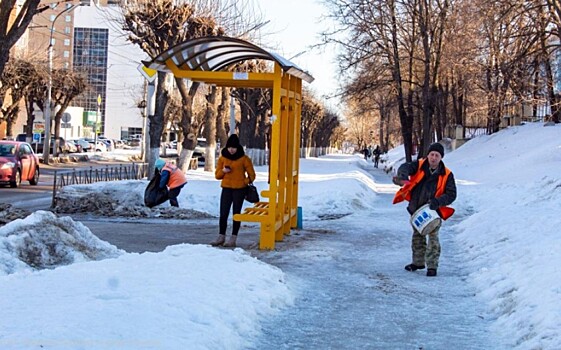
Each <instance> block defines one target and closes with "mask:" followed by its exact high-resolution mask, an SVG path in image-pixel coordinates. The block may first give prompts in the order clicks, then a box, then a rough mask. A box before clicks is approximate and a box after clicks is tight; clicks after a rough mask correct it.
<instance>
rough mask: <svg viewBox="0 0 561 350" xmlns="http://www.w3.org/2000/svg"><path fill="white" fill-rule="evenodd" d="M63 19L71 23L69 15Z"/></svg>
mask: <svg viewBox="0 0 561 350" xmlns="http://www.w3.org/2000/svg"><path fill="white" fill-rule="evenodd" d="M64 19H65V20H66V22H72V16H70V15H66V17H64Z"/></svg>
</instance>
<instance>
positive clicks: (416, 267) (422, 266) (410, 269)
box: [405, 264, 425, 271]
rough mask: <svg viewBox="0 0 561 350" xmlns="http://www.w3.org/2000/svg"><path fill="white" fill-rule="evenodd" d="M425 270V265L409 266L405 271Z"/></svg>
mask: <svg viewBox="0 0 561 350" xmlns="http://www.w3.org/2000/svg"><path fill="white" fill-rule="evenodd" d="M424 268H425V265H415V264H409V265H407V266H405V269H406V270H407V271H417V270H422V269H424Z"/></svg>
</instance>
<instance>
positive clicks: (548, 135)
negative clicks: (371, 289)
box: [0, 124, 561, 349]
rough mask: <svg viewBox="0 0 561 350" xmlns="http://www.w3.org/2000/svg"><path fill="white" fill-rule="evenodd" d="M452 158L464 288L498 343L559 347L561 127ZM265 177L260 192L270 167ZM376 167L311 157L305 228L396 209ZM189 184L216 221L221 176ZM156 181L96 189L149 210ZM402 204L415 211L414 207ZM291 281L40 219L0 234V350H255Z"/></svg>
mask: <svg viewBox="0 0 561 350" xmlns="http://www.w3.org/2000/svg"><path fill="white" fill-rule="evenodd" d="M401 162H403V148H402V147H398V148H396V149H394V150H392V151H390V152H389V154H388V155H386V162H385V163H384V164H383V165H386V166H388V165H391V166H392V167H393V168H394V169H395V168H396V167H397V166H399V164H400V163H401ZM444 162H445V164H446V165H447V166H448V167H449V168H450V169H451V170H452V171H453V172H454V174H455V178H456V182H457V185H458V199H457V200H456V202H455V203H454V204H453V207H454V208H455V209H456V210H457V213H456V215H458V217H463V218H464V219H463V220H461V221H457V224H455V225H454V226H453V227H450V228H449V230H450V231H451V232H455V237H454V242H455V243H457V246H458V247H459V248H458V250H459V251H460V252H461V253H460V254H461V255H462V256H461V258H460V259H458V260H459V261H462V263H463V264H464V269H465V270H466V271H469V274H468V278H467V279H466V283H468V284H470V285H471V286H472V287H473V288H474V290H475V291H476V296H475V298H477V300H479V301H480V302H481V303H482V304H483V305H485V307H486V310H487V313H488V314H487V315H485V317H486V318H491V319H493V322H492V328H493V329H492V331H493V332H494V334H496V337H497V339H501V341H502V342H504V343H505V344H504V347H505V348H518V349H558V348H561V334H560V331H559V326H558V325H559V324H560V323H561V308H560V307H559V306H558V301H559V300H561V295H560V294H561V268H560V267H559V263H558V262H559V261H561V237H559V235H558V231H557V230H556V228H558V227H560V226H561V216H560V215H559V211H560V209H561V205H560V204H559V203H561V176H560V175H559V174H558V172H557V170H558V169H559V164H561V126H560V125H555V126H548V127H544V125H543V124H530V125H523V126H518V127H511V128H508V129H505V130H503V131H501V132H499V133H496V134H494V135H490V136H481V137H478V138H476V139H473V140H471V141H469V142H468V143H466V144H465V145H463V146H462V147H460V148H459V149H457V150H455V151H453V152H450V151H449V150H447V153H446V155H445V157H444ZM256 170H257V171H258V179H257V181H256V185H257V187H258V188H260V189H263V188H265V187H266V181H267V173H266V171H267V169H266V168H264V167H259V168H257V169H256ZM373 171H376V172H379V174H380V176H387V177H388V179H389V177H390V176H391V171H390V173H389V174H387V175H385V174H383V173H382V171H381V170H373V169H372V163H370V162H369V163H367V162H365V161H364V160H363V159H362V156H361V155H331V156H326V157H321V158H319V159H303V160H301V177H300V192H299V205H300V206H302V207H304V208H305V210H306V212H305V216H304V220H305V221H304V226H306V220H319V219H320V218H322V217H323V218H329V219H330V220H329V221H328V222H329V228H330V229H332V230H345V227H343V226H337V225H338V220H337V217H338V215H341V214H344V215H346V217H345V220H349V218H356V220H363V221H364V222H365V223H368V222H369V223H370V225H375V224H376V222H375V220H371V221H369V220H368V218H369V214H370V213H371V212H372V211H374V210H375V209H376V207H377V206H380V205H384V206H390V205H391V204H390V203H381V202H380V201H379V200H377V196H378V195H379V193H389V192H394V191H396V190H397V187H396V186H393V185H388V183H389V181H386V182H385V184H380V183H376V182H375V181H374V180H373V177H372V175H371V173H372V172H373ZM188 178H189V183H188V185H187V186H186V187H185V189H184V190H183V191H182V192H181V195H180V197H179V202H180V203H189V207H190V208H197V210H198V211H200V212H202V213H206V214H208V215H211V216H217V215H218V201H219V196H220V188H219V185H218V182H217V181H216V180H214V178H213V174H209V173H205V172H203V171H201V170H196V171H189V172H188ZM146 184H147V182H142V181H141V182H129V181H124V182H122V183H111V185H108V184H96V185H90V187H89V188H90V190H91V191H92V192H99V191H101V192H103V193H105V194H107V195H110V196H111V197H112V198H113V201H114V202H115V205H116V206H119V205H121V206H139V207H140V206H142V203H141V198H142V193H143V190H144V187H145V185H146ZM69 191H76V193H81V192H83V191H87V188H84V187H82V186H75V188H74V189H73V190H69ZM166 206H169V204H164V205H163V207H164V208H165V207H166ZM399 206H401V207H402V208H401V209H402V210H403V215H406V214H405V208H404V207H405V204H399ZM386 224H387V223H386ZM448 225H449V224H448ZM316 226H317V223H316ZM351 234H352V233H351ZM326 239H328V238H326ZM280 245H282V243H279V246H280ZM291 249H292V250H295V251H294V252H292V251H290V250H285V251H283V252H280V253H283V254H293V255H291V259H296V258H299V259H302V260H303V266H305V260H306V258H307V257H306V256H305V255H302V254H298V252H297V250H298V249H299V247H298V246H295V247H291ZM280 253H279V254H280ZM404 259H405V258H404ZM436 278H437V279H438V278H441V277H440V276H438V277H436ZM293 283H295V282H293V281H292V282H291V281H289V280H287V276H286V274H285V273H284V272H283V271H281V270H280V269H279V268H277V267H274V266H272V265H269V264H266V263H264V262H261V261H260V260H258V259H256V258H255V257H252V256H251V255H250V252H246V251H243V250H242V249H239V248H238V249H235V250H220V249H214V248H211V247H209V246H206V245H190V244H183V245H178V246H171V247H168V249H166V250H165V251H163V252H161V253H143V254H136V253H135V254H131V253H126V252H123V251H122V250H119V249H117V248H116V247H114V246H112V245H110V244H108V243H106V242H102V241H100V240H98V239H97V238H96V237H95V236H93V235H92V234H91V232H90V231H89V230H88V229H87V228H86V227H85V226H83V225H81V224H80V223H77V222H73V221H72V220H71V219H70V218H64V217H62V218H57V217H56V216H54V215H52V214H50V213H46V212H36V213H34V214H31V215H30V216H28V217H26V218H24V219H18V220H15V221H12V222H10V223H7V224H6V225H4V226H1V227H0V310H2V317H1V318H0V329H2V332H1V334H0V348H10V349H29V348H39V347H41V348H47V349H58V348H85V349H93V348H120V349H139V348H154V349H177V348H184V347H188V348H197V349H243V348H248V347H251V346H252V344H251V339H252V338H253V337H255V336H256V335H257V334H258V333H259V331H260V324H262V322H263V320H264V319H265V318H270V317H273V316H274V315H275V314H278V313H279V312H282V311H283V310H286V309H288V308H291V307H292V306H293V303H294V300H295V298H297V293H298V288H295V286H294V285H293ZM388 312H391V310H388ZM466 312H467V310H466ZM357 317H360V315H357ZM279 331H281V330H279ZM373 331H374V330H373ZM443 341H445V340H444V339H443ZM443 346H444V344H443ZM395 347H396V348H399V344H396V346H395Z"/></svg>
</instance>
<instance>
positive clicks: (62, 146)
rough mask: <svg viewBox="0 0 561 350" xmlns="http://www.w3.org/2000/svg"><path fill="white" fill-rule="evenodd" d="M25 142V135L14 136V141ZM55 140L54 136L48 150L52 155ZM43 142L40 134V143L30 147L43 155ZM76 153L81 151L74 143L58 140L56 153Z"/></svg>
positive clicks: (43, 137)
mask: <svg viewBox="0 0 561 350" xmlns="http://www.w3.org/2000/svg"><path fill="white" fill-rule="evenodd" d="M25 140H26V135H25V134H18V136H16V141H21V142H25ZM55 140H56V139H55V138H54V136H53V137H52V138H51V149H50V153H51V154H53V145H54V144H55ZM44 142H45V135H44V134H41V142H39V143H33V144H32V147H33V149H34V150H35V151H36V152H37V153H39V154H41V153H43V143H44ZM77 152H81V150H79V149H78V148H77V147H76V145H75V144H74V143H70V142H66V141H65V140H64V139H63V138H62V137H59V138H58V152H57V153H59V154H60V153H77Z"/></svg>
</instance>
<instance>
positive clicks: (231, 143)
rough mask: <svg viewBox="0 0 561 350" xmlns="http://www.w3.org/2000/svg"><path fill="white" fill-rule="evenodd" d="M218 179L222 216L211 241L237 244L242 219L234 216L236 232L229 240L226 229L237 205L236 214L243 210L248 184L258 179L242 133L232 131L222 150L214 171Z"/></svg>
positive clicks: (212, 243) (213, 244) (228, 245)
mask: <svg viewBox="0 0 561 350" xmlns="http://www.w3.org/2000/svg"><path fill="white" fill-rule="evenodd" d="M214 175H215V177H216V179H217V180H222V181H221V184H220V186H221V187H222V193H221V194H220V219H219V232H218V237H217V238H216V239H215V240H214V241H212V242H211V243H210V244H211V245H212V246H219V245H223V246H224V247H235V246H236V239H237V238H238V232H239V230H240V226H241V222H239V221H236V220H234V222H233V228H232V236H231V237H230V239H229V240H228V242H226V243H225V241H226V229H227V227H228V216H229V215H230V208H232V206H233V214H239V213H241V210H242V206H243V201H244V198H245V194H246V192H247V185H249V184H250V183H252V182H253V181H254V180H255V170H254V169H253V163H252V162H251V159H250V158H249V157H248V156H246V155H245V152H244V150H243V147H242V146H241V145H240V140H239V138H238V135H236V134H232V135H230V137H229V138H228V141H227V142H226V147H224V148H223V149H222V150H221V151H220V157H219V158H218V164H217V165H216V171H215V173H214Z"/></svg>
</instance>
